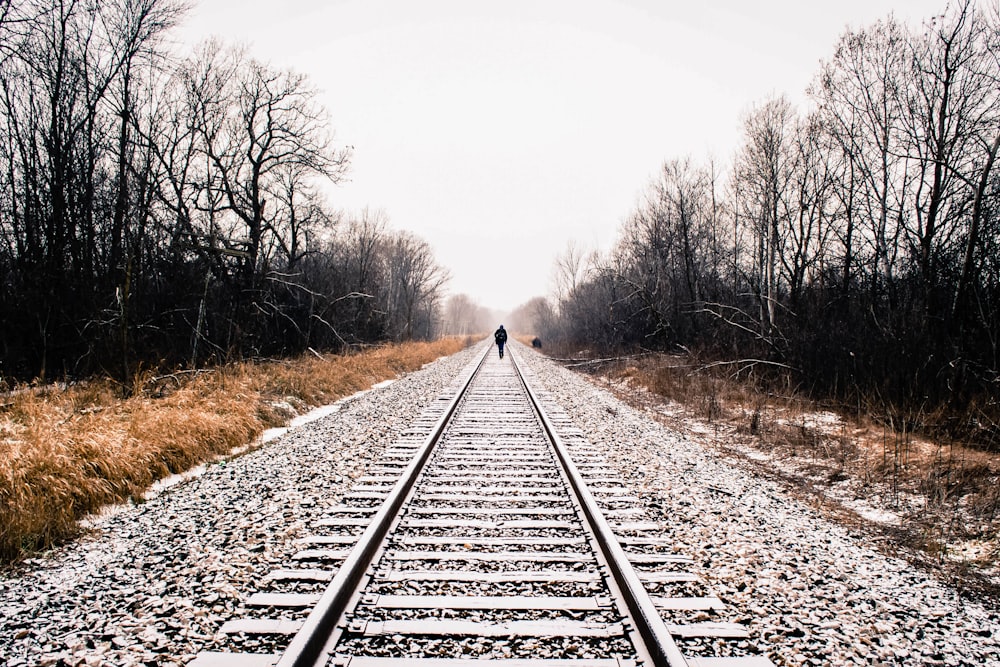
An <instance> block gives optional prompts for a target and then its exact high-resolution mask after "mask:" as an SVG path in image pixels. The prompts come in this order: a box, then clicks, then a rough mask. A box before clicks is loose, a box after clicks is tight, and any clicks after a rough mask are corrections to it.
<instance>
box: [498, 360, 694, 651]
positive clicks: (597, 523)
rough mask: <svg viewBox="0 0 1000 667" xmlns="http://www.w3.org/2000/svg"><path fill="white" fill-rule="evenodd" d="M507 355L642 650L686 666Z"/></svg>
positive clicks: (535, 397)
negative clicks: (552, 448) (575, 497)
mask: <svg viewBox="0 0 1000 667" xmlns="http://www.w3.org/2000/svg"><path fill="white" fill-rule="evenodd" d="M508 354H509V355H510V357H511V362H512V366H513V367H514V371H515V372H516V373H517V376H518V377H519V378H520V380H521V383H522V384H523V385H524V389H525V392H526V393H527V395H528V398H529V400H530V401H531V403H532V405H533V407H534V409H535V412H536V413H537V415H538V418H539V421H540V422H541V423H542V427H543V429H544V430H545V433H546V435H547V436H548V438H549V440H550V441H551V442H552V445H553V447H554V448H555V451H556V455H557V456H558V458H559V461H560V463H561V464H562V466H563V469H564V470H565V472H566V475H567V477H568V478H569V481H570V485H571V486H572V488H573V491H574V493H576V496H577V499H578V501H579V503H580V506H581V507H582V509H583V511H584V514H585V516H586V518H587V522H588V523H589V525H590V529H591V531H593V533H594V535H595V537H596V539H597V543H598V545H599V546H600V548H601V552H602V554H603V555H604V558H605V560H606V561H607V563H608V568H609V569H610V570H611V573H612V576H614V578H615V581H616V582H617V583H618V586H619V588H620V589H621V592H622V597H623V598H624V600H625V603H626V605H627V606H628V608H629V609H628V610H629V613H630V614H631V615H632V620H633V622H634V623H635V626H636V630H637V631H638V633H639V635H640V636H641V637H642V641H643V644H644V648H645V649H646V651H647V652H648V653H649V655H650V657H651V658H652V660H653V664H654V665H657V666H658V667H686V666H687V664H688V663H687V660H686V659H685V658H684V656H683V654H681V651H680V649H679V648H678V647H677V643H676V642H674V638H673V636H672V635H671V634H670V630H669V629H667V626H666V625H665V624H664V623H663V619H662V618H661V617H660V614H659V612H658V611H657V609H656V605H655V603H654V602H653V600H652V599H651V598H650V596H649V593H648V592H647V591H646V588H645V586H643V584H642V582H641V581H640V580H639V576H638V574H636V571H635V568H633V567H632V563H631V562H629V559H628V556H627V555H626V553H625V550H624V549H622V547H621V544H620V543H619V542H618V538H617V537H615V534H614V531H613V530H612V529H611V525H610V524H609V523H608V520H607V519H606V518H605V517H604V513H603V512H602V511H601V509H600V507H599V506H598V504H597V501H596V500H595V499H594V496H593V494H591V493H590V490H589V489H588V488H587V483H586V481H585V480H584V479H583V476H582V475H581V474H580V471H579V470H578V469H577V467H576V464H575V463H573V459H572V457H571V456H570V454H569V448H568V447H567V446H566V443H564V442H563V440H562V438H561V437H559V433H558V432H557V431H556V427H555V425H554V424H553V423H552V421H551V420H550V419H549V417H548V415H547V414H546V412H545V410H544V409H542V404H541V399H539V397H538V394H537V393H536V392H535V390H534V389H533V388H532V386H531V384H530V383H529V382H528V380H527V378H525V377H524V375H523V374H522V373H521V369H520V368H519V367H518V365H517V363H516V355H514V354H511V353H510V348H508Z"/></svg>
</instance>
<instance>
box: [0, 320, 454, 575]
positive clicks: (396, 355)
mask: <svg viewBox="0 0 1000 667" xmlns="http://www.w3.org/2000/svg"><path fill="white" fill-rule="evenodd" d="M468 344H469V341H468V340H467V339H459V338H449V339H444V340H441V341H437V342H433V343H406V344H402V345H393V346H387V347H380V348H373V349H370V350H367V351H365V352H360V353H355V354H350V355H342V356H330V357H328V358H326V359H318V358H316V357H312V356H310V357H301V358H298V359H294V360H288V361H268V362H263V363H242V364H235V365H231V366H226V367H223V368H218V369H212V370H208V371H204V372H198V373H180V374H176V375H168V376H160V377H153V376H152V375H147V376H143V377H138V378H136V380H135V386H134V387H133V391H132V396H131V397H130V398H127V399H122V398H120V389H119V388H117V387H116V386H115V385H114V384H113V383H111V382H110V381H103V380H93V381H89V382H86V383H81V384H79V385H75V386H71V387H69V388H65V389H60V388H55V387H42V388H30V387H27V388H20V389H18V390H15V391H13V392H10V393H9V394H7V395H6V396H0V562H10V561H13V560H16V559H17V558H19V557H21V556H23V555H25V554H28V553H31V552H34V551H37V550H39V549H43V548H47V547H49V546H52V545H54V544H57V543H59V542H60V541H63V540H65V539H67V538H68V537H71V536H72V535H73V534H74V533H76V531H77V530H78V528H77V521H78V520H79V519H80V518H82V517H84V516H86V515H87V514H89V513H91V512H93V511H95V510H97V509H99V508H100V507H101V506H103V505H106V504H108V503H115V502H122V501H125V500H128V499H130V498H134V499H138V498H139V497H141V495H142V494H143V492H144V491H145V490H147V489H148V488H149V486H150V485H151V484H152V483H153V482H155V481H156V480H158V479H161V478H163V477H166V476H168V475H170V474H174V473H178V472H183V471H185V470H187V469H189V468H191V467H193V466H195V465H198V464H200V463H203V462H205V461H209V460H212V459H213V458H216V457H218V456H220V455H225V454H227V453H229V452H231V451H232V450H233V449H235V448H237V447H240V446H244V445H247V444H249V443H251V442H252V441H253V440H254V439H255V438H257V437H258V436H259V435H260V434H261V433H262V432H263V431H264V430H265V429H266V428H269V427H274V426H281V425H284V424H285V423H287V422H288V420H289V419H291V418H292V417H294V416H295V413H296V412H302V411H304V410H307V409H308V408H310V407H316V406H319V405H324V404H327V403H331V402H333V401H336V400H337V399H339V398H343V397H344V396H349V395H351V394H353V393H355V392H357V391H360V390H363V389H367V388H368V387H371V386H372V385H373V384H376V383H378V382H381V381H383V380H387V379H391V378H394V377H396V376H397V375H399V374H400V373H405V372H408V371H412V370H416V369H418V368H420V367H421V366H422V365H424V364H426V363H428V362H430V361H433V360H434V359H437V358H438V357H441V356H446V355H449V354H453V353H455V352H458V351H459V350H461V349H463V348H464V347H466V346H467V345H468Z"/></svg>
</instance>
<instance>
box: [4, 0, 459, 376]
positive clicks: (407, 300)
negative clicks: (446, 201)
mask: <svg viewBox="0 0 1000 667" xmlns="http://www.w3.org/2000/svg"><path fill="white" fill-rule="evenodd" d="M184 11H185V6H184V4H183V3H182V2H180V1H179V0H101V2H94V1H92V0H61V1H59V2H55V1H54V0H0V284H2V291H0V321H2V323H3V325H2V330H0V384H2V383H3V381H4V380H30V379H34V378H39V379H45V378H54V377H59V378H62V377H79V376H81V375H86V374H90V373H95V372H100V373H108V374H110V375H112V376H113V377H119V378H122V379H125V380H128V379H129V378H130V376H131V375H132V374H133V373H135V372H136V369H137V368H138V367H140V366H147V367H148V366H150V365H152V366H158V365H164V364H169V365H191V366H198V365H201V364H204V363H211V362H223V361H227V360H231V359H234V358H246V357H255V356H262V355H276V354H289V353H295V352H300V351H304V350H306V349H308V348H318V349H327V350H331V349H332V350H340V349H343V348H345V347H346V346H349V345H356V344H361V343H366V342H378V341H386V340H402V339H414V338H429V337H432V336H435V335H436V334H437V331H436V327H437V326H438V322H439V319H440V318H439V315H438V311H439V309H440V308H441V303H440V302H441V298H442V296H443V286H444V284H445V281H446V280H447V277H448V276H447V272H446V271H444V270H443V269H442V267H440V266H439V265H438V264H437V263H436V261H435V259H434V256H433V254H432V252H431V249H430V248H429V246H428V245H427V244H426V243H425V242H424V241H423V240H421V239H419V238H417V237H415V236H413V235H411V234H409V233H406V232H398V231H393V230H392V229H391V228H390V227H389V224H388V220H387V219H386V216H385V215H384V214H383V213H381V212H378V211H363V212H360V213H358V214H354V215H345V214H341V213H338V212H337V211H336V209H334V208H332V207H331V205H330V204H329V203H328V202H327V201H326V199H325V197H324V193H326V192H329V191H331V188H330V187H329V185H330V184H336V183H337V182H338V181H340V180H342V179H343V178H344V177H345V175H346V173H347V170H348V167H349V163H350V157H351V150H350V147H347V146H339V145H337V144H336V142H335V140H334V133H333V129H332V126H331V120H330V119H329V118H328V116H327V113H326V111H325V110H324V109H323V108H322V106H321V105H320V104H319V102H318V95H317V92H316V91H315V90H314V89H313V88H312V87H311V86H310V83H309V81H308V80H307V79H306V78H305V77H304V76H302V75H300V74H297V73H295V72H291V71H284V70H277V69H274V68H273V67H271V66H269V65H268V64H266V63H262V62H259V61H258V60H256V59H254V58H253V57H252V56H251V55H250V54H248V53H246V52H245V51H244V50H241V49H237V48H233V47H229V46H227V45H224V44H220V43H215V42H210V43H206V44H204V45H202V46H200V47H199V48H198V49H196V50H195V51H194V52H193V53H188V54H177V53H175V52H174V51H173V50H171V49H170V48H168V39H167V36H168V34H169V32H170V30H171V28H172V27H174V26H175V25H176V24H177V23H178V22H179V21H180V20H182V18H183V16H184Z"/></svg>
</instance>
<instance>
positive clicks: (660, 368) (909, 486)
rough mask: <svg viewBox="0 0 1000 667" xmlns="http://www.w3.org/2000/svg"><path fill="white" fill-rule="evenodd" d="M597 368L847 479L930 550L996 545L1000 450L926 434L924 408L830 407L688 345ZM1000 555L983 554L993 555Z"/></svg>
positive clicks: (809, 476) (817, 476)
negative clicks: (916, 411)
mask: <svg viewBox="0 0 1000 667" xmlns="http://www.w3.org/2000/svg"><path fill="white" fill-rule="evenodd" d="M594 370H595V372H599V373H601V374H603V375H605V376H608V377H610V378H612V379H613V380H617V381H618V382H621V383H623V384H625V385H626V386H628V387H642V388H644V389H646V390H647V391H648V392H650V394H653V395H655V396H657V397H660V398H661V399H667V400H669V401H672V402H673V403H674V404H675V405H676V406H678V412H679V413H680V414H682V415H683V416H685V417H688V418H691V417H693V418H695V419H698V420H701V421H704V422H708V423H710V424H715V425H716V432H717V433H719V432H722V433H725V434H726V440H727V441H739V442H742V443H744V444H747V445H749V446H751V447H754V448H756V449H759V450H761V451H765V452H768V453H769V454H770V455H771V456H772V457H774V458H775V459H776V460H785V461H786V462H788V463H789V464H790V466H789V467H788V469H789V470H797V471H801V473H802V477H803V479H804V480H806V482H807V484H808V485H810V486H813V485H814V486H816V487H817V488H820V489H822V488H823V487H824V486H832V485H834V484H839V483H842V482H846V483H850V484H851V489H852V492H853V493H857V494H865V493H867V494H870V495H871V496H872V503H873V504H876V505H878V504H883V503H888V507H889V508H890V509H893V510H894V511H896V512H897V513H899V514H900V515H901V516H902V519H903V521H904V526H905V527H907V528H909V529H911V530H912V531H913V532H914V533H919V534H921V535H924V538H923V539H922V543H920V544H918V546H921V548H923V549H924V550H925V551H927V552H928V553H931V554H933V555H936V556H938V557H943V556H944V555H946V554H947V551H948V548H949V547H948V545H949V544H954V543H956V542H961V541H975V540H979V541H984V542H987V543H992V544H994V545H1000V456H998V455H997V454H995V453H991V452H990V451H987V450H986V449H984V448H983V447H982V446H981V445H980V443H979V442H963V441H960V440H957V439H951V438H940V437H939V438H932V437H927V436H926V435H925V432H926V431H927V430H928V429H923V430H922V429H921V428H920V427H921V425H922V424H924V423H925V421H924V419H923V418H922V416H921V415H899V414H896V413H893V412H892V411H890V410H887V409H886V408H884V407H883V408H882V409H881V410H880V409H879V408H878V406H877V405H875V404H871V405H869V406H868V408H869V409H868V410H867V411H862V413H861V414H858V411H857V410H842V411H834V410H831V409H829V408H827V407H821V406H818V405H817V404H815V403H814V402H813V401H810V400H808V399H807V398H805V397H803V396H801V395H799V394H797V393H796V392H795V390H794V388H793V387H790V386H787V385H781V384H780V383H779V384H775V382H774V378H773V377H767V378H766V380H765V381H757V380H756V379H755V378H753V377H752V374H750V373H746V372H744V373H741V374H739V373H734V367H733V366H727V365H713V364H708V363H703V362H701V361H699V360H698V359H696V358H693V357H692V356H687V355H684V356H681V355H676V356H672V355H648V356H643V357H639V358H634V359H629V360H627V361H621V362H615V363H611V364H604V365H602V366H600V367H598V368H597V369H594ZM743 370H746V369H743ZM626 394H628V395H630V396H633V397H634V396H636V395H638V394H637V393H636V392H626ZM859 497H860V495H859ZM998 556H1000V553H997V552H996V551H993V552H985V555H984V556H983V557H982V558H983V561H984V562H987V563H995V562H997V559H998Z"/></svg>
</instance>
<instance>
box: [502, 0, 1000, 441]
mask: <svg viewBox="0 0 1000 667" xmlns="http://www.w3.org/2000/svg"><path fill="white" fill-rule="evenodd" d="M691 103H696V101H692V102H691ZM998 148H1000V16H998V6H997V5H996V4H995V3H994V4H992V5H990V6H988V7H986V8H981V7H978V6H977V5H976V4H975V3H974V2H971V1H969V0H965V1H960V2H958V3H957V4H954V5H952V6H950V7H949V8H948V9H947V10H946V11H945V13H944V14H943V15H941V16H936V17H933V18H931V19H929V20H927V21H926V22H925V23H924V24H923V25H922V26H919V27H914V26H906V25H902V24H900V23H899V22H898V21H896V20H894V19H893V18H891V17H890V18H886V19H885V20H882V21H879V22H877V23H875V24H873V25H869V26H867V27H863V28H861V29H850V30H848V31H846V32H845V33H844V34H843V35H842V37H841V38H840V40H839V42H838V43H837V44H836V45H835V47H834V49H833V53H832V55H831V56H830V57H829V58H828V59H826V60H825V61H824V62H822V63H821V65H820V66H819V71H818V72H816V74H815V78H814V80H813V82H812V84H811V86H810V87H809V90H808V98H807V103H805V104H804V105H803V108H796V106H795V105H793V104H792V103H790V102H789V100H788V99H787V98H786V97H784V96H772V97H769V98H767V99H765V100H763V101H761V102H760V103H758V104H756V105H755V106H753V107H752V108H751V109H750V110H749V111H748V112H747V113H746V114H745V117H744V118H743V119H742V141H741V145H740V146H739V148H738V150H737V152H736V154H735V155H734V156H733V159H732V160H731V163H730V166H729V167H728V168H726V169H723V168H720V167H719V165H718V164H716V163H713V162H711V161H709V162H706V163H700V164H699V163H698V162H697V161H695V160H693V159H691V158H685V157H680V158H676V159H669V160H667V161H666V162H665V163H664V164H663V167H662V170H661V171H660V172H659V173H658V175H657V176H656V177H655V178H654V179H653V180H652V182H651V183H650V184H649V185H648V187H647V188H646V189H645V191H644V193H643V195H642V196H641V198H640V203H639V204H637V206H636V207H635V209H634V210H633V211H632V212H631V213H629V214H628V216H627V219H625V221H624V222H623V223H622V225H621V228H620V231H619V238H618V240H617V242H616V243H615V245H614V246H613V248H611V249H610V250H609V251H608V252H606V253H602V254H590V255H588V254H587V253H586V252H583V251H581V250H580V248H579V247H575V246H570V247H569V248H568V249H567V251H566V252H565V253H564V254H563V255H562V256H561V257H560V258H559V260H558V262H557V277H558V280H557V282H558V290H557V291H558V294H557V297H556V300H555V303H553V302H551V301H549V300H536V301H535V302H533V303H532V304H529V305H528V306H526V307H525V308H523V309H522V313H521V315H522V319H523V318H524V317H530V319H532V320H533V321H534V325H535V328H536V329H538V330H539V331H540V333H541V334H542V336H543V338H545V339H546V340H562V341H566V342H569V343H572V344H575V345H586V346H589V347H591V348H592V349H593V348H599V349H623V348H626V349H627V348H633V349H635V348H645V349H653V350H682V349H686V350H690V351H692V352H695V353H697V354H702V355H704V357H705V359H706V360H707V362H712V363H729V364H730V368H731V369H732V371H733V372H734V373H735V374H752V375H753V376H754V378H755V379H760V380H765V381H773V380H775V379H780V380H781V381H784V382H787V381H788V380H791V381H792V382H793V383H794V384H795V385H796V386H798V387H800V388H802V389H804V390H805V391H807V392H810V393H812V394H813V395H815V396H817V397H820V398H827V399H831V398H832V399H836V400H838V401H842V402H843V403H846V404H849V405H858V406H864V405H868V406H870V407H873V408H876V409H877V410H880V411H882V414H890V415H894V416H895V417H894V418H898V419H901V420H903V421H906V420H909V419H926V417H928V416H933V414H935V413H936V414H940V415H947V418H945V417H943V416H942V418H940V419H938V420H937V421H938V423H939V424H940V425H942V426H946V427H948V428H949V429H951V430H956V429H957V430H958V431H960V432H962V433H964V434H966V435H972V436H973V437H975V438H981V439H985V441H986V442H991V443H992V446H994V447H997V446H1000V442H998V440H1000V437H998V428H997V420H998V417H1000V405H998V401H1000V376H998V369H1000V365H998V362H1000V355H998V352H1000V348H998V345H1000V169H998V165H997V152H998ZM931 421H933V420H931ZM897 426H898V424H897Z"/></svg>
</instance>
